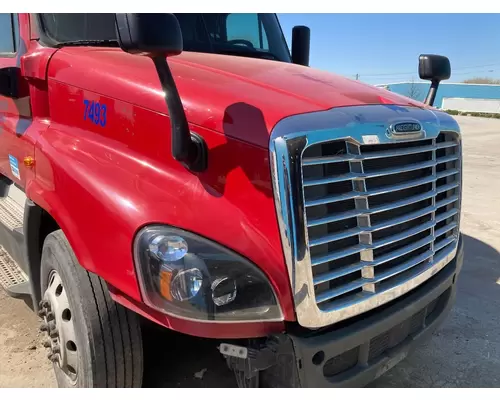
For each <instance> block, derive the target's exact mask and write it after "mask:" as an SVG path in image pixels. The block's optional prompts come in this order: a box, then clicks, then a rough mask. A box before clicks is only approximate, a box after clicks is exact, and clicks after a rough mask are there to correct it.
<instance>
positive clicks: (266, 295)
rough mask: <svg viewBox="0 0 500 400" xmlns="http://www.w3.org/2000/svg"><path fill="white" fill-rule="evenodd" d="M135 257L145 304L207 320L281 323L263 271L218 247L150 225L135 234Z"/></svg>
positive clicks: (280, 315)
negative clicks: (275, 321)
mask: <svg viewBox="0 0 500 400" xmlns="http://www.w3.org/2000/svg"><path fill="white" fill-rule="evenodd" d="M134 253H135V254H134V256H135V261H136V269H137V272H138V275H139V282H140V285H141V290H142V295H143V296H144V300H145V301H146V303H147V304H148V305H150V306H152V307H154V308H156V309H158V310H160V311H162V312H166V313H168V314H174V315H176V316H179V317H184V318H191V319H197V320H206V321H227V322H232V321H233V322H234V321H256V320H282V319H283V318H282V314H281V309H280V307H279V305H278V302H277V299H276V295H275V293H274V290H273V288H272V286H271V284H270V283H269V281H268V279H267V277H266V276H265V275H264V274H263V272H262V271H261V270H260V269H259V268H257V267H256V266H255V265H253V264H252V263H250V262H249V261H247V260H246V259H244V258H243V257H241V256H239V255H238V254H236V253H234V252H232V251H230V250H228V249H226V248H224V247H222V246H220V245H219V244H217V243H214V242H212V241H209V240H207V239H205V238H202V237H200V236H197V235H195V234H192V233H190V232H186V231H183V230H180V229H176V228H171V227H168V226H163V225H161V226H150V227H147V228H145V229H143V230H142V231H141V232H139V234H138V236H137V238H136V241H135V246H134Z"/></svg>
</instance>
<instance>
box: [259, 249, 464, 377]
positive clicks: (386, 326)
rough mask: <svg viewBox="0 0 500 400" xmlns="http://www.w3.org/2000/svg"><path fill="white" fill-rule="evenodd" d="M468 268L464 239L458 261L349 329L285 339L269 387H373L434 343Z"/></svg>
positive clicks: (268, 371)
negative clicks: (426, 344)
mask: <svg viewBox="0 0 500 400" xmlns="http://www.w3.org/2000/svg"><path fill="white" fill-rule="evenodd" d="M462 264H463V243H462V239H460V241H459V245H458V252H457V255H456V257H455V258H454V259H453V260H452V261H451V262H450V263H449V264H448V265H447V266H446V267H445V268H443V269H442V270H441V271H440V272H439V273H438V274H436V275H435V276H434V277H433V278H431V279H430V280H429V281H427V282H426V283H424V284H422V285H421V286H420V287H419V288H417V289H415V290H414V291H412V292H410V293H408V294H407V295H405V296H403V298H399V299H398V300H397V301H396V302H394V304H389V305H386V306H383V307H381V308H379V309H378V310H376V312H373V313H367V314H366V315H365V316H363V317H362V318H359V319H358V320H357V321H355V322H351V323H348V324H345V325H343V326H333V327H328V328H325V329H323V330H321V331H315V332H311V331H307V332H302V333H291V331H290V332H288V333H287V334H284V335H282V336H281V340H280V342H281V345H280V346H279V350H278V357H277V360H278V362H277V363H276V364H275V365H273V366H272V367H271V368H268V369H266V370H264V371H261V375H262V377H263V378H264V380H265V381H266V382H267V383H266V386H267V385H268V384H269V385H271V386H287V387H290V386H292V387H293V386H294V387H361V386H365V385H367V384H368V383H370V382H371V381H373V380H374V379H376V378H378V377H379V376H381V375H382V374H384V373H385V372H386V371H388V370H389V369H390V368H392V367H394V366H395V365H396V364H398V363H399V362H400V361H401V360H403V359H404V358H406V356H407V355H408V354H409V353H410V352H411V351H412V350H414V349H416V348H418V347H419V346H420V345H421V344H422V343H424V342H426V341H427V340H428V339H430V337H431V335H432V334H433V332H434V331H435V330H436V328H438V327H439V326H440V325H441V324H442V322H443V321H444V319H445V318H446V317H447V315H448V313H449V311H450V309H451V307H452V305H453V303H454V299H455V293H456V279H457V276H458V274H459V272H460V269H461V267H462ZM338 325H340V324H338ZM280 360H281V361H280ZM292 360H294V361H295V362H293V361H292Z"/></svg>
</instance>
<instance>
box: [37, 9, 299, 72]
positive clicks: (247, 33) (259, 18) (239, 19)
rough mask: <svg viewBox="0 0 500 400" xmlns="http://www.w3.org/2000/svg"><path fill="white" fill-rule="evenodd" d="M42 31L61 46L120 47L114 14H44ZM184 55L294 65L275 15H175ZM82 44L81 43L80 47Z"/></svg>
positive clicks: (42, 15)
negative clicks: (179, 29) (223, 57)
mask: <svg viewBox="0 0 500 400" xmlns="http://www.w3.org/2000/svg"><path fill="white" fill-rule="evenodd" d="M40 16H41V23H42V24H41V25H42V29H43V31H44V33H45V35H46V36H47V37H49V39H50V40H51V41H52V42H54V43H55V44H57V45H68V46H75V45H79V44H81V45H84V44H87V45H88V43H89V42H95V43H92V45H96V46H98V45H99V44H100V43H99V42H102V44H103V45H108V46H109V45H117V44H116V31H115V19H114V18H115V17H114V14H40ZM175 16H176V17H177V19H178V20H179V24H180V27H181V30H182V37H183V39H184V51H196V52H201V53H218V54H230V55H239V56H245V57H258V58H266V59H271V60H277V61H284V62H291V59H290V52H289V49H288V46H287V44H286V41H285V38H284V36H283V33H282V31H281V27H280V25H279V22H278V19H277V17H276V15H275V14H240V13H232V14H175ZM78 42H80V43H78Z"/></svg>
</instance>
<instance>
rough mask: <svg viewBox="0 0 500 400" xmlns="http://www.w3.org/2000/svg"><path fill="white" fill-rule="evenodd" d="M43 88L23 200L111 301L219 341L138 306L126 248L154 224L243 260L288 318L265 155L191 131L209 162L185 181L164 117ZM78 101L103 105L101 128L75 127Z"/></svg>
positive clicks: (211, 332) (70, 90)
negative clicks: (49, 222) (62, 238)
mask: <svg viewBox="0 0 500 400" xmlns="http://www.w3.org/2000/svg"><path fill="white" fill-rule="evenodd" d="M48 88H49V94H50V96H51V119H52V120H51V123H50V125H49V127H48V128H47V130H46V131H44V132H43V134H41V135H40V136H39V137H38V141H37V143H36V145H35V160H36V174H35V177H34V179H32V180H30V181H29V182H28V185H27V190H26V193H27V196H28V197H29V198H30V199H31V200H32V201H33V203H35V204H37V205H38V206H39V207H41V208H42V209H43V210H45V211H46V212H47V213H48V214H49V215H50V216H51V217H52V218H53V219H54V220H55V221H56V223H57V225H58V226H59V227H60V228H61V229H62V230H63V232H64V233H65V234H66V236H67V238H68V241H69V243H70V245H71V246H72V248H73V251H74V252H75V255H76V257H77V259H78V261H79V263H80V264H81V265H82V266H83V267H84V268H85V269H87V270H88V271H91V272H93V273H95V274H97V275H99V276H100V277H102V278H103V279H104V280H105V281H106V282H107V283H108V286H109V287H110V290H111V293H112V295H113V297H114V298H115V300H117V301H119V302H121V303H122V304H124V305H126V306H128V307H130V308H131V307H132V304H133V308H134V309H137V308H141V309H142V311H141V314H143V315H146V316H147V317H148V318H150V319H154V320H156V321H160V323H161V324H162V325H164V326H167V327H172V328H173V329H176V330H178V331H183V332H185V333H190V334H195V335H198V336H209V337H215V336H217V335H227V334H228V333H227V332H229V330H230V329H229V328H230V327H229V326H228V325H225V324H224V326H220V324H216V325H219V328H216V329H214V328H213V327H208V324H206V326H207V327H206V328H200V324H199V323H196V322H193V321H190V322H189V323H188V322H186V321H184V320H181V319H179V318H175V317H172V316H165V315H162V316H160V315H158V313H153V312H152V310H149V309H146V308H145V307H146V306H144V304H143V303H142V299H141V293H140V290H139V286H138V281H137V277H136V273H135V265H134V261H133V253H132V244H133V240H134V237H135V234H136V232H138V231H139V230H140V229H141V228H142V227H143V226H145V225H148V224H153V223H160V224H161V223H163V224H166V225H172V226H176V227H179V228H182V229H186V230H189V231H191V232H194V233H197V234H199V235H202V236H204V237H206V238H209V239H211V240H214V241H216V242H218V243H221V244H222V245H224V246H226V247H228V248H231V249H232V250H233V251H236V252H238V253H239V254H241V255H242V256H244V257H246V258H248V259H249V260H250V261H252V262H253V263H254V264H256V265H257V266H259V267H260V268H261V269H262V270H263V272H264V273H265V274H266V275H267V276H268V278H269V280H270V282H271V284H272V285H273V286H274V288H275V291H276V293H277V296H278V301H279V302H280V305H281V307H282V311H283V314H284V317H285V320H288V321H293V320H294V319H295V314H294V309H293V304H292V297H291V293H290V286H289V278H288V272H287V270H286V268H285V265H284V259H283V253H282V248H281V240H280V236H279V231H278V226H277V220H276V211H275V206H274V197H273V192H272V187H271V177H270V168H269V153H268V150H267V149H264V148H261V147H258V146H255V145H251V144H248V143H245V142H242V141H240V140H237V139H233V138H230V137H228V136H225V135H222V134H220V133H218V132H214V131H211V130H209V129H207V128H202V127H200V126H191V128H192V129H193V130H194V131H196V132H197V133H198V134H201V135H202V136H203V137H204V139H205V140H206V141H207V145H208V147H209V158H210V161H209V169H208V170H207V171H205V172H203V173H199V174H194V173H192V172H190V171H188V170H186V169H185V168H184V167H183V166H182V165H181V164H180V163H178V162H176V161H175V160H174V159H173V158H172V157H171V154H170V151H169V150H170V146H169V141H170V137H169V136H170V131H169V127H170V123H169V120H168V116H166V115H165V114H161V113H158V112H154V111H152V110H146V109H143V108H141V107H139V106H136V105H131V104H129V103H125V102H122V101H119V100H116V99H113V98H109V97H105V96H102V95H98V94H96V93H93V92H87V91H85V90H83V89H80V88H75V87H71V86H69V85H65V84H62V83H60V82H56V81H51V80H50V79H49V84H48ZM86 98H89V99H98V101H99V102H101V104H102V103H104V104H106V105H107V114H108V115H107V125H106V126H105V127H103V126H101V125H100V124H99V125H97V124H93V123H92V122H86V121H83V118H82V115H81V114H80V113H83V111H82V109H84V108H83V106H82V105H83V104H84V101H83V100H84V99H86ZM194 207H196V208H194ZM34 218H35V217H34ZM214 227H217V229H214ZM254 325H255V324H254ZM257 325H258V324H257ZM257 325H255V329H256V330H255V334H256V335H257V334H259V335H261V334H262V333H263V332H262V329H263V326H260V327H258V326H257ZM264 325H265V324H264ZM278 325H279V328H281V324H278ZM272 328H273V330H276V329H277V324H274V325H273V327H272ZM242 329H243V330H244V327H241V326H240V327H239V329H238V330H235V331H234V332H240V333H241V332H242ZM246 332H247V335H252V333H251V332H250V333H249V332H248V331H246Z"/></svg>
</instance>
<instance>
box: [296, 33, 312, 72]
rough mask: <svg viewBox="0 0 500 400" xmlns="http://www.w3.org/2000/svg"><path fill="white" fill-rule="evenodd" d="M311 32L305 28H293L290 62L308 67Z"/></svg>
mask: <svg viewBox="0 0 500 400" xmlns="http://www.w3.org/2000/svg"><path fill="white" fill-rule="evenodd" d="M310 46H311V30H310V29H309V28H308V27H307V26H294V27H293V29H292V62H293V63H294V64H299V65H304V66H306V67H308V66H309V50H310Z"/></svg>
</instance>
